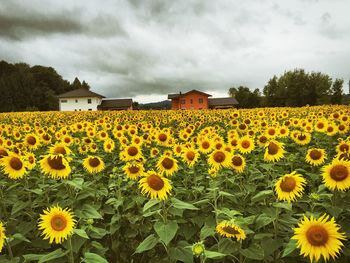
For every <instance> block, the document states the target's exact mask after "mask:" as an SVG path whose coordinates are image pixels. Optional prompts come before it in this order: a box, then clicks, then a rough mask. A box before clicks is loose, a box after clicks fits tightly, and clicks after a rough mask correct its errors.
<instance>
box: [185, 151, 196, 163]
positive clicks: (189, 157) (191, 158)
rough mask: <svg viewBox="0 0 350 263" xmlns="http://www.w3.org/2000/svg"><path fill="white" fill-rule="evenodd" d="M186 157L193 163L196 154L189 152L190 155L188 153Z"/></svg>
mask: <svg viewBox="0 0 350 263" xmlns="http://www.w3.org/2000/svg"><path fill="white" fill-rule="evenodd" d="M186 157H187V159H188V160H190V161H193V160H194V157H195V154H194V152H188V153H186Z"/></svg>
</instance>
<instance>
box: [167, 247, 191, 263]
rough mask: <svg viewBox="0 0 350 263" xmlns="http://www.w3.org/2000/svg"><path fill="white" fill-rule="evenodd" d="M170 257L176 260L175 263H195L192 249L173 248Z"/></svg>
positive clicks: (170, 250)
mask: <svg viewBox="0 0 350 263" xmlns="http://www.w3.org/2000/svg"><path fill="white" fill-rule="evenodd" d="M169 257H170V258H171V259H174V262H178V261H180V262H184V263H192V262H193V254H192V250H191V249H190V248H187V249H186V248H182V247H174V248H173V247H172V248H170V249H169Z"/></svg>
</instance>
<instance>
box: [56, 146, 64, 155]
mask: <svg viewBox="0 0 350 263" xmlns="http://www.w3.org/2000/svg"><path fill="white" fill-rule="evenodd" d="M54 152H55V153H56V154H66V153H67V152H66V149H64V147H61V146H58V147H56V148H55V150H54Z"/></svg>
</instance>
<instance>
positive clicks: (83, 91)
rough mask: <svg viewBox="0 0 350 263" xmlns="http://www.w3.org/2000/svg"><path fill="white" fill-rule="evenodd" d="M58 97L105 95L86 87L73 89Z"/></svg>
mask: <svg viewBox="0 0 350 263" xmlns="http://www.w3.org/2000/svg"><path fill="white" fill-rule="evenodd" d="M57 97H58V98H82V97H83V98H87V97H99V98H104V96H102V95H100V94H97V93H95V92H92V91H90V90H88V89H84V88H80V89H75V90H71V91H68V92H66V93H63V94H60V95H58V96H57Z"/></svg>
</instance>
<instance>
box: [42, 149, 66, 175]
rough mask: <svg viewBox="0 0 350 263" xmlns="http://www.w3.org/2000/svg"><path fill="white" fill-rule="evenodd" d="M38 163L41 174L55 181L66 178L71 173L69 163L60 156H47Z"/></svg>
mask: <svg viewBox="0 0 350 263" xmlns="http://www.w3.org/2000/svg"><path fill="white" fill-rule="evenodd" d="M39 163H40V167H41V170H42V171H43V173H44V174H47V175H49V176H50V177H52V178H55V179H59V178H67V177H68V176H69V174H70V172H71V168H70V166H69V163H68V161H67V159H65V158H64V156H63V155H62V154H58V155H53V154H48V155H46V156H45V157H44V158H43V159H41V160H40V161H39Z"/></svg>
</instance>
